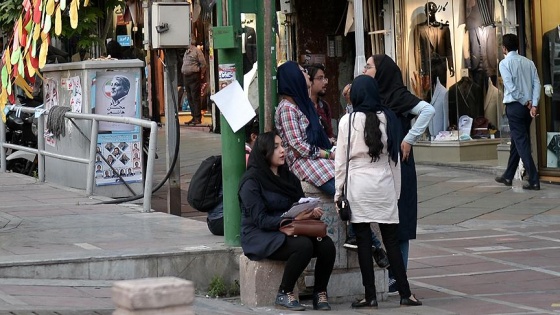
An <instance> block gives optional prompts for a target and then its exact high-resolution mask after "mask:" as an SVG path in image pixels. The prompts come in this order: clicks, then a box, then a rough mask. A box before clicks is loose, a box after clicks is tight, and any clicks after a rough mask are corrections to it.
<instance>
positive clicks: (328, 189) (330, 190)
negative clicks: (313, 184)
mask: <svg viewBox="0 0 560 315" xmlns="http://www.w3.org/2000/svg"><path fill="white" fill-rule="evenodd" d="M317 188H319V190H321V191H322V192H324V193H325V194H327V195H329V196H331V197H334V193H335V192H336V189H335V187H334V177H333V178H331V179H329V180H328V181H327V182H326V183H324V184H323V185H321V186H319V187H317Z"/></svg>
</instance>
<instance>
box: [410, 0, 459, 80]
mask: <svg viewBox="0 0 560 315" xmlns="http://www.w3.org/2000/svg"><path fill="white" fill-rule="evenodd" d="M425 10H426V15H427V16H428V19H427V21H425V22H422V23H420V24H418V25H416V27H415V28H414V40H415V47H416V50H415V59H416V60H415V61H416V67H417V69H418V71H419V72H420V74H421V75H428V74H429V75H430V76H431V81H432V87H434V86H435V85H436V79H439V81H440V82H441V84H442V85H443V86H447V68H449V71H450V73H451V76H453V75H454V73H455V70H454V68H453V48H452V46H451V32H450V31H449V25H448V24H445V23H441V22H438V21H437V19H436V16H435V14H436V12H437V6H436V5H435V4H434V3H433V2H428V3H427V4H426V8H425Z"/></svg>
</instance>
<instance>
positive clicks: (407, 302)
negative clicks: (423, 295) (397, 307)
mask: <svg viewBox="0 0 560 315" xmlns="http://www.w3.org/2000/svg"><path fill="white" fill-rule="evenodd" d="M411 298H414V300H413V299H411ZM420 305H422V302H420V300H419V299H417V298H416V296H414V294H413V295H411V296H409V297H407V298H403V297H401V306H420Z"/></svg>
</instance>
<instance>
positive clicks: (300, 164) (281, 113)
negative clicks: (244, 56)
mask: <svg viewBox="0 0 560 315" xmlns="http://www.w3.org/2000/svg"><path fill="white" fill-rule="evenodd" d="M274 121H275V124H276V129H277V130H278V133H279V134H280V138H282V146H284V148H286V153H287V154H286V156H287V162H288V166H289V167H290V170H291V171H292V172H293V173H294V174H295V175H296V176H297V177H298V178H299V179H300V180H304V181H306V182H309V183H311V184H313V185H315V186H317V187H319V186H322V185H323V184H325V183H326V182H327V181H329V180H330V179H332V178H334V160H328V159H323V158H320V157H319V148H317V147H316V146H314V145H311V144H309V143H308V142H307V134H306V133H305V129H306V128H307V126H308V125H309V120H308V119H307V117H306V116H305V114H304V113H303V112H302V111H301V110H299V108H298V107H297V105H295V104H292V103H290V102H289V101H287V100H285V99H284V100H282V101H280V104H278V108H277V109H276V114H275V117H274Z"/></svg>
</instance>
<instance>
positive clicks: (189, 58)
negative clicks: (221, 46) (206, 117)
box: [181, 35, 206, 125]
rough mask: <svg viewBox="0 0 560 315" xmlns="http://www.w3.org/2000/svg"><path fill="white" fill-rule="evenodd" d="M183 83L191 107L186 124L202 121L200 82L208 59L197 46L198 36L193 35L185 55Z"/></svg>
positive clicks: (182, 69) (182, 68) (182, 70)
mask: <svg viewBox="0 0 560 315" xmlns="http://www.w3.org/2000/svg"><path fill="white" fill-rule="evenodd" d="M181 72H182V73H183V84H184V85H185V91H184V93H187V99H188V100H189V105H190V107H191V116H192V118H191V120H189V121H188V122H186V123H185V124H187V125H190V124H193V125H196V124H200V123H201V122H202V114H201V112H200V82H201V81H203V80H204V73H205V72H206V59H204V54H202V52H201V51H200V49H198V47H196V38H195V37H194V35H191V45H190V47H189V48H188V49H187V51H186V52H185V55H184V56H183V66H182V67H181Z"/></svg>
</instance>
